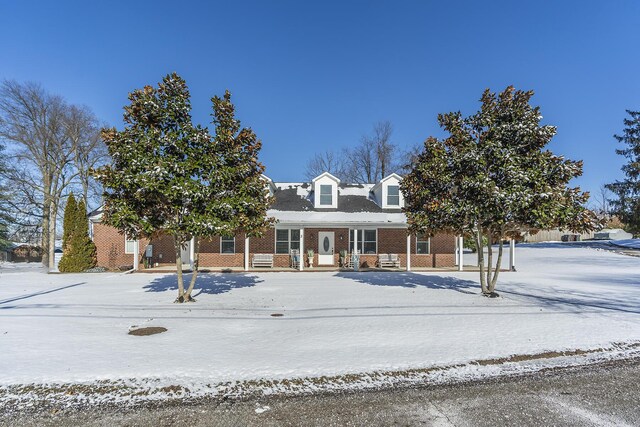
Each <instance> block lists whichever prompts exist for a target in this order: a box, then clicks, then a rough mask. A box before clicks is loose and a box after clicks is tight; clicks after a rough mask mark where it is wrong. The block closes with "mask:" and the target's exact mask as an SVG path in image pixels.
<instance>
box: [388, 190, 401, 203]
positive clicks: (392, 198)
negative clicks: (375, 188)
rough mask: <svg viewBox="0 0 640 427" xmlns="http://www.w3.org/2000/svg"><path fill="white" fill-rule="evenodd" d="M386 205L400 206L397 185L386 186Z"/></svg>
mask: <svg viewBox="0 0 640 427" xmlns="http://www.w3.org/2000/svg"><path fill="white" fill-rule="evenodd" d="M387 205H389V206H400V187H399V186H398V185H389V186H387Z"/></svg>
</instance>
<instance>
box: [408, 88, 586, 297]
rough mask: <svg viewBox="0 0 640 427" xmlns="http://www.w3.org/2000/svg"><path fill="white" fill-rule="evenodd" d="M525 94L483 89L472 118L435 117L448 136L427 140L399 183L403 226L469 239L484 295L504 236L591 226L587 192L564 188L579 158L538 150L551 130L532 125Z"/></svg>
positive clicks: (491, 286) (534, 119)
mask: <svg viewBox="0 0 640 427" xmlns="http://www.w3.org/2000/svg"><path fill="white" fill-rule="evenodd" d="M532 96H533V92H532V91H528V92H524V91H519V90H515V89H514V88H513V87H511V86H510V87H508V88H507V89H505V90H504V91H503V92H502V93H500V94H499V95H496V94H495V93H492V92H490V91H489V90H486V91H485V92H484V94H483V95H482V98H481V102H482V107H481V108H480V111H478V112H477V113H475V114H473V115H472V116H469V117H463V116H462V115H461V114H460V112H455V113H449V114H440V115H438V122H439V124H440V126H441V127H442V128H443V129H444V130H445V131H447V132H448V134H449V136H448V137H447V138H445V139H442V140H440V139H436V138H433V137H430V138H428V139H427V140H426V141H425V143H424V149H423V151H422V152H421V153H420V154H419V155H418V156H417V157H416V158H415V159H414V161H413V164H412V170H411V171H410V172H409V174H408V175H407V176H406V177H405V178H404V179H403V181H402V184H401V186H402V191H403V194H404V198H405V208H404V211H405V213H406V215H407V220H408V223H409V229H410V232H413V233H427V234H431V235H432V234H434V233H437V232H448V233H455V234H458V235H464V236H467V237H468V238H472V239H474V241H475V244H476V247H477V248H478V251H477V254H478V266H479V269H480V284H481V287H482V293H483V294H484V295H487V296H497V294H496V293H495V287H496V282H497V280H498V274H499V272H500V265H501V262H502V253H503V240H504V239H508V238H515V237H518V236H520V235H522V233H524V232H527V231H536V230H540V229H550V228H556V227H561V228H566V229H570V230H573V231H588V230H593V229H595V228H597V227H598V220H597V218H596V216H595V214H594V213H593V212H591V211H589V210H588V209H586V208H585V207H584V204H585V203H586V201H587V199H588V197H589V195H588V193H584V192H582V191H580V188H578V187H575V188H571V187H569V186H568V183H569V181H570V180H571V179H572V178H574V177H577V176H580V175H581V174H582V162H581V161H571V160H566V159H564V158H563V157H562V156H557V155H555V154H553V153H552V152H551V151H549V150H546V149H545V146H546V145H547V144H548V143H549V141H550V140H551V138H553V136H554V135H555V133H556V128H555V127H554V126H542V125H540V120H541V119H542V116H541V115H540V109H539V107H532V106H531V105H530V104H529V100H530V99H531V97H532ZM487 241H488V242H489V243H488V245H486V246H487V262H486V264H485V259H484V246H485V242H487ZM494 241H497V242H498V254H497V260H496V263H495V265H494V263H493V248H492V245H491V242H494Z"/></svg>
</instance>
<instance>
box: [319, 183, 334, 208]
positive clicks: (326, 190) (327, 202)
mask: <svg viewBox="0 0 640 427" xmlns="http://www.w3.org/2000/svg"><path fill="white" fill-rule="evenodd" d="M332 187H333V186H332V185H321V186H320V205H322V206H331V205H333V188H332Z"/></svg>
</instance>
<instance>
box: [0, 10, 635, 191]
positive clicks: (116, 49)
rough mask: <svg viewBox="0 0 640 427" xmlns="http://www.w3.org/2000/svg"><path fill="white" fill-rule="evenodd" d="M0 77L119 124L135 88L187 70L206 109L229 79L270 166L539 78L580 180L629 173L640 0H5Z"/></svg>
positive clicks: (287, 174)
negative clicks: (622, 139)
mask: <svg viewBox="0 0 640 427" xmlns="http://www.w3.org/2000/svg"><path fill="white" fill-rule="evenodd" d="M0 40H2V46H1V48H0V79H4V78H7V79H16V80H19V81H26V80H30V81H37V82H40V83H42V84H43V85H44V87H45V88H46V89H48V90H49V91H51V92H55V93H59V94H61V95H63V96H64V97H66V98H67V99H68V100H69V101H71V102H74V103H81V104H86V105H88V106H90V107H91V108H92V109H93V110H94V111H95V112H96V114H97V115H98V116H99V117H100V118H101V119H102V120H104V121H105V122H108V123H109V124H111V125H115V126H116V127H121V126H122V121H121V117H122V107H123V105H124V104H125V103H126V102H127V98H126V97H127V93H128V92H130V91H131V90H132V89H134V88H138V87H142V86H144V85H145V84H155V83H157V82H158V81H159V80H160V79H161V78H162V76H163V75H165V74H167V73H169V72H172V71H176V72H178V73H179V74H181V75H182V76H183V77H184V78H185V79H186V80H187V83H188V84H189V87H190V89H191V93H192V98H193V99H192V101H193V107H194V112H193V115H194V118H195V119H196V121H197V122H199V123H202V124H206V123H208V122H209V119H210V117H209V114H210V103H209V98H210V97H211V96H212V95H214V94H222V93H223V92H224V90H225V89H227V88H228V89H229V90H230V91H231V92H232V94H233V101H234V102H235V104H236V106H237V111H238V115H239V118H240V119H241V120H242V122H243V124H244V125H247V126H251V127H252V128H253V129H254V130H255V131H256V133H257V134H258V136H259V137H260V138H261V139H262V141H263V144H264V145H263V151H262V156H261V157H262V160H263V162H264V163H265V165H266V166H267V174H268V175H269V176H271V177H272V178H273V179H275V180H278V181H296V180H301V179H302V178H303V176H304V170H305V164H306V161H307V159H308V158H309V157H310V156H311V155H312V154H313V153H315V152H318V151H322V150H324V149H327V148H328V149H339V148H341V147H345V146H348V145H350V144H354V143H357V141H358V140H359V138H360V136H361V135H362V134H364V133H367V132H369V131H370V130H371V128H372V125H373V124H374V123H375V122H377V121H379V120H389V121H391V122H392V123H393V125H394V128H395V131H394V142H395V143H396V144H398V145H399V146H401V147H408V146H411V145H413V144H415V143H420V142H422V141H423V140H424V139H425V138H426V137H428V136H429V135H436V136H441V135H442V133H441V132H440V129H439V128H438V125H437V122H436V116H437V114H438V113H440V112H448V111H454V110H461V111H462V112H463V114H471V113H473V112H474V111H475V110H476V109H477V108H478V107H479V104H478V101H477V100H478V99H479V98H480V95H481V93H482V91H483V90H484V89H485V88H487V87H488V88H491V89H492V90H495V91H500V90H502V89H504V88H505V87H506V86H508V85H509V84H513V85H515V86H516V88H518V89H533V90H534V91H535V92H536V95H535V97H534V99H533V102H534V104H536V105H540V106H541V108H542V114H543V116H544V123H545V124H553V125H555V126H557V127H558V135H557V136H556V137H555V139H554V141H553V142H552V144H551V149H552V150H553V151H554V152H556V153H558V154H563V155H565V156H567V157H569V158H573V159H583V160H584V163H585V167H584V176H583V177H582V178H580V179H578V180H576V183H577V184H579V185H581V186H582V187H583V188H585V189H588V190H592V191H595V190H597V189H598V187H599V186H600V185H601V184H603V183H606V182H610V181H612V180H614V179H616V178H620V177H621V176H622V175H621V172H620V170H619V168H620V166H621V165H622V158H620V157H619V156H617V155H616V154H615V153H614V149H615V148H616V146H617V144H616V142H615V141H614V139H613V137H612V135H613V134H614V133H616V132H621V130H622V120H623V118H624V117H625V109H636V110H638V109H640V53H639V52H640V2H639V1H637V0H626V1H624V0H616V1H485V2H479V1H447V2H435V1H429V2H428V1H422V2H404V1H388V2H368V1H351V2H346V1H341V2H330V1H318V2H306V1H263V2H241V1H234V2H208V1H202V2H195V1H194V2H190V1H182V2H179V1H178V2H176V1H172V2H169V1H159V0H158V1H146V2H145V1H110V2H90V1H59V2H44V1H42V2H35V1H28V0H21V1H8V0H5V1H1V0H0Z"/></svg>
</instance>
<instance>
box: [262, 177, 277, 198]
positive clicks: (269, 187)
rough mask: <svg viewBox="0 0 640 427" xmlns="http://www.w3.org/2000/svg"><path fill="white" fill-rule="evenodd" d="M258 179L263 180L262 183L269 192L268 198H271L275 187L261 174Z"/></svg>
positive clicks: (269, 179)
mask: <svg viewBox="0 0 640 427" xmlns="http://www.w3.org/2000/svg"><path fill="white" fill-rule="evenodd" d="M260 177H261V178H262V179H263V180H264V183H265V184H264V185H265V187H266V188H267V190H268V191H269V196H273V193H275V192H276V185H275V184H274V183H273V181H272V180H271V178H269V177H268V176H267V175H265V174H262V175H261V176H260Z"/></svg>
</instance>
